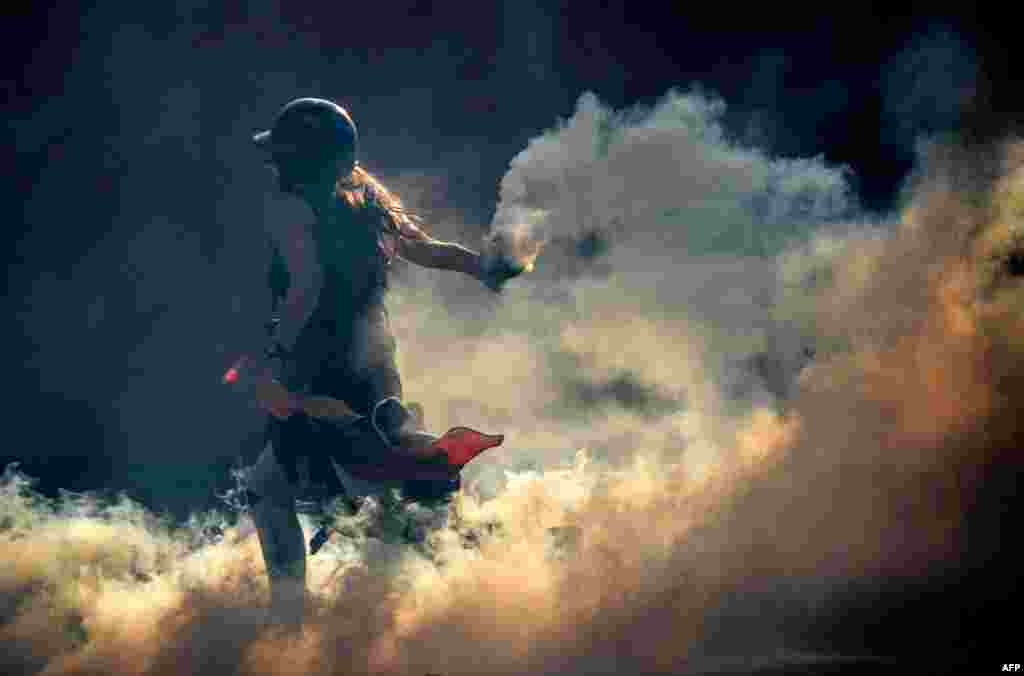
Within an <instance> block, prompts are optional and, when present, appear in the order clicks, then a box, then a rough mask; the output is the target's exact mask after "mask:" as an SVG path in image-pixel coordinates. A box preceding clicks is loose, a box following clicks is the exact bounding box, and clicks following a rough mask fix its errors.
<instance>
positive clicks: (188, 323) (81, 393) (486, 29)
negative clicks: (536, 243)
mask: <svg viewBox="0 0 1024 676" xmlns="http://www.w3.org/2000/svg"><path fill="white" fill-rule="evenodd" d="M707 4H708V3H701V4H700V5H697V4H694V3H671V5H672V7H669V6H668V5H669V3H665V4H664V6H663V5H662V4H660V3H650V4H649V6H648V4H647V3H639V2H632V3H607V2H600V3H599V2H579V1H573V2H567V3H561V4H559V3H553V2H546V3H541V2H530V1H527V0H523V1H521V2H515V3H507V4H505V5H497V4H495V5H492V4H491V3H469V2H466V3H462V2H445V3H442V2H429V1H425V0H421V1H419V2H405V3H403V2H365V3H342V2H335V3H316V4H313V3H283V2H273V1H270V0H263V1H260V2H252V3H248V4H245V5H243V4H241V3H222V4H214V3H209V4H208V3H203V2H190V3H189V2H169V3H156V4H153V5H152V6H149V3H139V4H137V5H136V4H134V3H133V4H126V3H97V4H95V5H93V6H90V5H85V4H76V3H71V2H67V3H60V4H59V5H58V6H57V7H55V8H53V9H49V10H47V9H45V8H44V7H42V6H41V5H40V4H38V3H35V4H34V7H32V8H31V11H29V10H28V5H27V4H26V8H25V9H24V10H23V11H22V12H21V13H20V14H17V13H14V12H11V10H8V13H9V15H8V16H7V17H6V19H5V22H4V25H5V28H6V31H7V32H8V35H7V36H6V38H5V40H6V45H7V47H8V50H7V51H8V54H9V56H8V58H7V59H6V60H5V62H4V68H5V69H6V70H9V73H7V74H6V75H5V77H4V80H3V86H4V89H5V94H6V96H5V97H4V98H5V102H6V107H7V110H6V112H5V117H6V119H7V121H8V126H7V138H8V139H9V141H10V146H11V148H12V150H13V151H14V154H13V157H12V159H11V160H10V161H9V164H8V166H9V167H11V168H12V171H11V172H10V176H11V180H10V181H9V182H8V189H9V190H10V191H11V195H10V198H9V200H10V201H9V207H8V218H7V222H6V223H5V226H4V231H5V233H6V234H7V235H8V244H7V246H6V247H4V254H5V256H6V257H7V266H6V270H7V278H6V282H7V283H6V287H5V288H6V294H5V298H4V307H3V313H4V314H3V316H4V317H5V318H9V321H8V323H7V326H8V327H9V328H8V333H9V335H8V336H7V340H5V341H4V342H5V344H6V347H5V356H6V357H7V360H6V364H5V369H4V373H5V376H6V383H5V384H6V388H5V389H6V393H7V397H6V403H5V416H4V434H5V438H4V442H3V447H2V448H0V463H2V464H6V463H7V462H9V461H12V460H19V461H21V463H22V469H23V470H24V471H25V472H27V473H28V474H30V475H32V476H35V477H37V478H39V479H40V481H41V483H40V487H41V489H42V490H44V491H45V492H48V493H51V494H53V493H54V492H56V490H57V489H58V488H65V489H70V490H87V489H93V490H107V491H121V490H123V491H126V492H127V493H128V494H129V495H132V496H134V497H136V498H139V499H141V500H143V501H144V502H145V503H146V504H147V505H149V506H150V507H152V508H154V509H158V510H169V511H171V512H173V513H175V514H177V515H179V516H180V515H184V514H185V513H187V511H188V510H189V509H191V508H196V507H203V506H207V505H208V504H209V501H210V499H211V496H212V492H213V490H214V488H215V487H216V486H217V485H219V483H218V482H221V481H222V479H223V477H224V476H225V473H224V471H223V470H224V469H225V468H226V467H227V466H228V464H229V463H230V462H231V461H232V459H233V458H234V457H235V455H236V453H237V451H238V447H239V444H241V443H243V441H244V440H245V439H246V437H247V435H249V434H251V432H252V431H253V427H254V425H256V424H257V422H258V419H257V418H256V417H254V416H253V414H252V412H251V411H249V410H247V409H243V408H242V407H241V406H240V405H239V404H238V403H237V402H236V401H235V400H233V399H231V398H230V397H229V395H227V394H225V393H224V392H223V391H222V390H221V389H220V388H218V386H217V378H218V377H219V375H220V373H221V372H222V371H223V368H224V366H225V364H226V363H227V361H228V360H229V358H230V356H231V346H232V345H235V344H238V343H239V342H240V341H245V340H246V337H245V336H246V332H251V331H252V330H254V329H255V326H256V324H257V323H258V322H259V321H260V320H261V319H262V313H263V311H264V310H265V307H266V297H265V292H264V291H263V290H262V289H261V287H260V283H261V279H262V274H263V269H264V266H265V264H266V259H265V256H264V255H263V251H264V250H263V248H262V247H263V245H264V238H263V235H262V233H263V227H264V224H265V222H266V220H267V219H274V218H277V217H279V215H280V214H281V213H284V212H283V211H282V210H283V209H284V207H282V206H281V205H280V204H279V202H278V201H275V199H274V198H273V197H272V196H268V193H270V192H271V190H272V184H271V182H270V179H269V177H268V176H267V175H266V173H265V171H264V170H263V168H262V167H261V166H260V165H259V163H258V161H257V157H256V155H255V153H254V152H253V150H252V149H251V148H250V145H249V134H250V133H251V132H252V131H254V130H256V129H258V128H262V127H264V126H266V125H267V124H269V122H270V121H271V118H272V115H273V113H274V112H275V110H276V109H277V108H278V107H279V106H280V105H281V104H283V103H284V102H285V101H287V100H289V99H291V98H294V97H297V96H303V95H319V96H325V97H330V98H335V99H337V100H339V101H341V102H343V104H345V105H346V106H347V107H348V108H349V109H350V111H351V112H352V113H353V115H354V117H355V119H356V122H357V124H358V126H359V128H360V132H361V134H362V138H363V150H364V158H365V161H366V164H367V165H368V166H369V167H370V168H371V169H372V170H374V171H376V172H378V173H380V174H381V175H383V176H384V177H389V176H397V177H401V176H403V175H408V176H426V177H434V178H433V179H432V180H434V181H435V183H436V185H437V191H436V194H432V195H429V196H428V197H427V198H423V199H421V203H425V205H426V207H427V215H428V216H429V215H430V212H429V207H430V205H431V204H432V203H437V204H438V205H441V204H444V205H448V206H452V205H453V206H455V207H456V208H458V209H459V210H460V211H461V213H462V214H463V216H464V218H465V219H466V221H467V222H468V223H471V224H472V223H476V224H479V225H478V229H477V232H476V233H466V234H467V235H474V234H480V233H482V232H483V231H484V228H485V227H486V224H487V223H489V220H490V216H491V213H492V211H493V207H494V205H495V203H496V200H497V188H498V181H499V180H500V178H501V176H502V175H503V174H504V172H505V170H506V168H507V166H508V162H509V161H510V159H511V158H512V157H513V156H514V155H515V154H516V153H517V152H519V151H520V150H521V149H522V148H524V147H525V145H526V143H527V142H528V140H529V139H530V138H531V137H533V136H535V135H537V134H538V133H539V132H541V131H542V130H544V129H545V128H548V127H550V126H551V125H552V124H553V123H554V122H555V120H556V118H557V117H567V116H569V115H571V113H572V110H573V106H574V103H575V101H576V99H577V98H578V97H579V95H580V94H581V93H582V92H583V91H584V90H591V91H594V92H595V93H597V94H598V96H599V97H601V98H602V99H603V100H604V101H605V102H607V103H609V104H611V105H612V106H614V107H621V106H626V105H632V104H635V103H643V102H648V103H652V102H654V101H655V100H656V99H657V98H658V97H659V96H661V95H663V94H664V93H665V92H666V91H667V90H668V89H669V88H672V87H677V88H681V89H684V90H685V89H688V88H689V87H690V86H691V85H692V84H694V83H699V84H700V85H701V86H702V87H703V88H704V89H705V90H707V91H711V92H717V93H718V94H720V95H722V97H724V99H725V101H726V102H727V104H728V105H729V107H730V108H729V113H728V115H727V118H726V121H727V123H728V125H729V130H730V132H731V133H733V134H734V135H735V136H736V137H737V138H738V139H742V140H746V141H750V142H755V143H757V144H758V145H759V146H761V147H763V148H765V149H767V150H768V151H770V152H772V153H775V154H779V155H784V156H802V157H806V156H813V155H818V154H823V155H824V156H825V158H826V159H827V160H829V161H830V162H834V163H845V164H849V165H850V166H851V167H852V168H853V170H854V173H855V175H856V181H857V187H858V191H859V195H860V198H861V200H862V202H863V203H864V205H865V206H866V207H867V208H868V209H871V210H879V211H881V210H885V209H888V208H891V207H893V206H895V205H896V204H897V202H898V199H899V190H900V186H901V181H902V180H903V179H904V178H905V177H906V175H907V173H908V172H909V171H910V169H911V168H912V166H913V161H914V154H913V151H914V139H915V137H916V136H917V134H919V133H921V132H941V131H944V130H953V129H956V130H959V131H960V132H961V133H962V134H963V135H964V137H965V138H966V139H967V140H968V141H970V142H972V143H984V142H985V141H986V140H989V139H992V138H996V137H998V136H999V135H1000V134H1002V133H1004V132H1006V131H1007V130H1009V129H1011V128H1017V129H1020V122H1019V120H1020V117H1019V116H1018V111H1019V110H1021V109H1022V108H1021V105H1020V104H1021V93H1020V87H1019V86H1018V85H1017V83H1016V82H1014V79H1015V78H1014V76H1015V73H1016V71H1015V66H1016V65H1017V64H1019V59H1016V57H1015V54H1014V53H1013V51H1012V49H1011V46H1012V45H1013V44H1014V43H1015V41H1016V39H1017V36H1016V35H1015V28H1016V26H1017V24H1016V23H1015V22H1013V21H1011V20H1010V14H1009V12H1010V10H1009V9H1007V11H1006V12H1007V13H1006V15H1005V16H995V15H982V14H980V13H979V11H978V10H977V9H975V8H974V7H973V6H969V5H968V3H964V5H963V6H962V7H959V8H957V9H956V10H953V11H938V10H937V8H936V6H935V5H933V4H930V3H929V4H925V3H922V4H921V5H920V6H919V7H917V8H914V7H911V8H909V9H908V10H906V11H904V12H902V13H891V10H892V7H893V5H892V4H891V3H878V4H877V5H876V4H874V3H831V6H829V10H830V12H829V13H828V14H810V13H805V12H800V11H798V10H797V9H788V8H784V5H788V4H796V5H797V6H799V3H783V4H778V3H770V4H764V5H762V6H760V7H757V8H755V9H751V8H750V7H748V6H747V5H736V6H732V5H731V4H730V3H721V7H718V8H714V9H711V8H709V7H708V6H707ZM751 4H752V3H751ZM992 4H996V3H992ZM882 7H886V8H888V9H889V10H890V13H885V12H883V11H882V9H881V8H882ZM929 45H940V46H942V49H946V47H948V46H949V45H953V46H954V47H955V48H954V49H953V52H955V54H954V56H953V57H950V60H949V61H948V63H947V62H945V61H942V59H943V58H946V57H945V56H943V55H944V54H945V55H946V56H948V54H949V50H948V49H947V50H946V51H941V50H940V51H938V52H928V47H929ZM921 53H924V54H934V55H935V56H929V57H927V58H925V66H924V67H923V68H924V70H923V71H920V70H914V68H916V67H918V66H914V65H913V64H914V63H918V62H912V61H908V54H910V55H914V54H921ZM929 59H930V60H929ZM927 64H932V67H928V65H927ZM935 64H939V65H935ZM908 69H909V70H908ZM901 73H902V74H901ZM921 73H923V74H921ZM919 75H920V77H919ZM945 75H948V81H949V86H948V87H944V86H942V83H943V81H944V76H945ZM928 78H931V79H932V80H934V81H935V82H938V83H939V86H938V87H932V86H926V85H927V83H926V84H925V85H922V83H921V80H922V79H928ZM919 86H920V87H924V89H923V90H922V91H924V94H921V92H920V91H918V90H917V89H915V88H916V87H919ZM915 92H917V93H915ZM439 176H440V177H442V179H436V177H439ZM424 200H425V202H424ZM249 235H251V236H249ZM197 468H201V469H197ZM1004 484H1005V485H1002V486H996V487H993V490H992V491H990V493H989V494H990V495H994V496H996V497H993V498H991V504H987V503H986V504H983V505H981V506H980V507H979V508H978V510H979V514H980V516H978V517H977V520H978V522H979V523H982V522H984V523H988V524H992V523H993V522H995V523H996V524H1008V523H1011V519H1012V518H1013V517H1014V515H1017V514H1019V508H1018V506H1017V504H1018V503H1017V502H1016V498H1015V497H1014V496H1015V493H1016V486H1017V483H1016V480H1015V479H1014V480H1009V479H1007V480H1005V481H1004ZM986 510H987V511H986ZM978 532H979V533H981V530H980V529H979V530H978ZM1001 533H1003V530H1002V529H1001V528H999V527H993V528H988V529H985V530H984V533H983V534H979V535H978V536H977V537H976V539H975V542H976V543H977V547H976V548H975V553H974V554H970V553H969V554H968V555H967V556H966V557H965V561H964V566H963V568H962V569H960V570H958V571H956V572H955V574H953V576H952V577H943V578H942V579H941V580H939V581H937V582H936V581H916V584H917V585H918V586H917V587H915V586H914V585H911V584H908V583H907V582H906V581H901V582H897V583H894V585H895V587H896V588H895V589H894V590H892V589H890V590H885V591H884V593H880V594H879V595H878V596H871V597H868V596H865V595H863V594H857V593H854V592H851V596H850V599H848V600H847V602H846V604H847V611H845V612H836V613H833V615H832V617H831V620H830V622H831V624H829V625H828V626H827V627H825V628H822V629H821V630H820V631H819V632H817V634H815V632H811V634H812V638H813V640H812V641H811V642H812V643H814V642H815V641H817V645H818V646H819V647H820V646H821V645H824V646H825V647H834V648H835V649H837V650H839V649H842V650H846V651H851V650H852V651H855V652H856V651H857V650H863V651H864V652H867V653H870V652H882V653H885V652H894V651H897V652H898V651H899V650H900V649H901V648H900V646H902V648H903V649H906V650H908V651H911V649H910V648H907V646H908V645H911V646H916V647H917V648H919V649H921V650H924V649H926V648H927V646H928V645H931V644H933V643H934V642H935V641H936V640H938V642H939V643H943V642H944V643H945V645H947V646H950V645H952V646H954V647H955V649H962V648H965V646H966V645H967V644H968V643H970V642H971V641H973V642H974V648H975V649H980V646H983V645H995V644H994V643H993V642H994V641H997V639H998V637H999V636H1001V634H999V629H998V628H995V627H991V628H988V629H984V630H983V629H982V628H981V625H979V624H978V623H974V622H973V621H972V620H971V617H972V616H971V614H970V613H971V612H972V611H971V609H972V608H974V607H975V605H977V604H984V603H987V602H988V600H991V598H996V597H999V598H1002V599H1003V602H1006V597H1011V598H1012V597H1013V594H1014V593H1015V592H1014V589H1015V587H1014V586H1013V585H1016V576H1015V574H1012V573H1011V571H1010V567H1007V566H1003V567H999V565H997V564H999V562H1001V561H1006V560H1007V559H1006V558H1005V556H1004V557H1003V558H1000V559H998V560H996V559H997V557H996V552H998V550H999V549H1000V548H1004V549H1005V547H1006V546H1007V544H1006V543H1007V539H1004V538H1001V537H1000V534H1001ZM1000 565H1001V564H1000ZM993 566H995V567H993ZM971 571H976V572H971ZM977 571H982V572H977ZM971 575H974V577H971ZM982 577H987V578H988V580H989V582H988V583H987V584H986V585H982V584H981V582H980V580H981V579H982ZM964 580H966V582H965V581H964ZM993 580H995V582H993ZM957 585H961V586H957ZM962 585H968V587H962ZM970 585H974V586H970ZM1007 585H1010V587H1009V588H1007ZM961 588H963V589H965V590H969V591H965V592H964V598H965V599H967V598H970V599H972V600H970V601H964V602H963V603H962V604H961V605H954V607H953V609H952V617H954V618H956V619H955V621H953V620H950V621H949V622H945V623H944V624H942V625H941V626H938V625H935V623H929V620H928V618H929V617H931V616H932V615H933V614H934V613H933V610H934V609H935V608H940V607H941V608H944V609H946V611H947V612H946V613H945V614H944V617H949V616H950V612H949V611H950V607H949V603H950V599H951V598H952V597H951V596H950V595H949V592H950V591H951V590H956V589H961ZM986 589H987V590H990V592H985V593H988V594H989V595H988V596H986V595H985V593H976V592H979V591H984V590H986ZM999 590H1003V591H999ZM894 598H895V599H898V600H897V601H895V602H894V601H893V599H894ZM882 599H884V601H883V600H882ZM972 604H974V605H972ZM905 608H908V609H909V610H904V609H905ZM1011 622H1012V620H1011ZM833 625H834V626H833ZM824 626H825V625H822V627H824ZM915 627H916V628H921V631H920V634H921V636H922V638H921V641H920V643H919V644H918V643H913V642H908V631H910V630H911V629H912V628H915ZM922 627H923V628H922ZM925 629H927V630H925ZM914 635H915V636H916V635H917V633H916V632H914ZM1008 647H1009V644H1007V648H1008ZM951 649H954V648H951ZM1020 657H1021V655H1020V654H1019V653H1017V654H1015V655H1011V654H1009V653H1006V654H1005V655H1004V654H1000V655H996V654H994V653H993V654H992V662H993V664H995V663H996V662H999V661H1018V662H1019V661H1020V659H1019V658H1020Z"/></svg>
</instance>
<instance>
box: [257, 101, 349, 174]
mask: <svg viewBox="0 0 1024 676" xmlns="http://www.w3.org/2000/svg"><path fill="white" fill-rule="evenodd" d="M253 141H255V143H256V145H257V146H258V147H260V148H262V149H263V150H265V151H266V152H267V153H268V154H269V156H270V157H269V158H268V159H269V160H270V161H271V162H273V164H274V165H276V166H277V168H278V170H279V171H280V172H281V177H282V179H283V180H282V183H303V182H307V181H313V180H317V179H318V178H319V177H322V176H323V173H324V172H325V171H327V170H331V171H332V172H336V174H335V175H347V174H348V173H350V172H351V171H352V170H353V169H354V168H355V166H356V158H357V156H358V151H359V135H358V133H357V132H356V125H355V123H354V122H352V118H351V117H350V116H349V114H348V112H347V111H346V110H345V109H344V108H342V107H341V106H339V105H338V104H336V103H334V102H333V101H327V100H325V99H314V98H302V99H295V100H294V101H291V102H290V103H288V104H286V105H285V106H284V107H283V108H282V109H281V110H280V112H278V114H277V118H276V119H275V120H274V126H273V127H272V128H271V129H270V130H268V131H263V132H260V133H258V134H256V135H254V136H253Z"/></svg>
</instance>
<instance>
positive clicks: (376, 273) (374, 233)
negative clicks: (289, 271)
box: [313, 202, 389, 323]
mask: <svg viewBox="0 0 1024 676" xmlns="http://www.w3.org/2000/svg"><path fill="white" fill-rule="evenodd" d="M381 236H382V234H381V232H380V226H379V224H378V223H376V222H374V220H373V218H372V213H371V212H369V211H368V210H358V211H357V210H353V209H351V208H349V207H347V206H346V205H344V204H342V203H340V202H339V204H338V205H337V206H336V207H335V208H334V209H332V210H331V211H330V212H329V213H328V214H327V215H326V216H325V217H324V218H322V219H321V220H320V221H319V222H317V223H316V224H315V225H314V227H313V239H314V241H315V242H316V249H317V260H318V262H319V264H320V268H321V270H322V275H323V276H322V279H323V283H322V287H321V291H320V300H319V303H318V307H317V313H318V314H319V315H320V316H321V317H323V318H330V319H332V320H334V321H337V322H339V323H345V322H346V321H355V320H356V319H357V318H359V317H361V316H365V315H366V314H367V313H369V312H375V311H377V310H379V309H380V308H381V307H382V305H383V302H384V296H385V294H386V292H387V285H388V284H387V272H388V262H389V261H388V257H387V254H386V252H385V251H384V250H383V248H382V246H381Z"/></svg>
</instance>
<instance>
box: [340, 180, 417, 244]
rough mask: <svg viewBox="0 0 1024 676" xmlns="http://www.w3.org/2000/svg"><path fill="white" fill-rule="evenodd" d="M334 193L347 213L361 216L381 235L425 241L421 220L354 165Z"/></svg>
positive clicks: (377, 181)
mask: <svg viewBox="0 0 1024 676" xmlns="http://www.w3.org/2000/svg"><path fill="white" fill-rule="evenodd" d="M335 191H336V192H337V195H338V197H340V198H341V200H342V201H343V202H344V203H345V204H346V205H348V207H349V208H350V209H352V210H353V211H354V212H356V213H357V214H360V215H362V216H365V217H366V218H367V220H368V221H369V222H370V223H371V224H372V225H373V226H375V227H378V228H380V229H381V230H382V231H383V232H386V233H390V234H393V235H398V236H402V237H407V238H409V237H411V238H415V239H423V238H427V237H428V235H427V234H426V232H425V231H424V230H423V229H422V223H423V221H422V219H420V217H419V216H417V215H416V214H415V213H413V212H411V211H409V210H408V209H406V208H405V206H404V205H403V204H402V201H401V200H400V199H399V198H398V196H397V195H395V194H394V193H392V192H391V191H390V190H388V189H387V188H385V187H384V184H383V183H381V182H380V181H379V180H378V179H377V177H376V176H374V175H373V174H371V173H370V172H369V171H367V170H366V169H364V168H363V167H362V166H360V165H358V164H357V165H356V167H355V169H353V170H352V173H351V174H349V175H348V176H344V177H341V178H339V179H338V181H337V183H336V184H335Z"/></svg>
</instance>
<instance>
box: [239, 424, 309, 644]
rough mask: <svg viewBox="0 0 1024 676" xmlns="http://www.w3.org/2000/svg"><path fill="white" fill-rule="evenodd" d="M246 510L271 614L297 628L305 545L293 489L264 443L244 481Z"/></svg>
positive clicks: (302, 598)
mask: <svg viewBox="0 0 1024 676" xmlns="http://www.w3.org/2000/svg"><path fill="white" fill-rule="evenodd" d="M247 490H248V492H249V508H250V511H251V513H252V518H253V521H254V522H255V525H256V532H257V534H258V535H259V540H260V549H261V550H262V552H263V561H264V564H265V566H266V570H267V577H268V578H269V581H270V596H271V608H272V612H273V613H274V615H275V616H276V618H277V619H278V620H280V621H281V622H284V623H288V624H300V623H301V622H302V617H303V613H304V609H305V593H306V543H305V540H304V539H303V535H302V527H301V526H300V525H299V519H298V515H297V514H296V513H295V497H296V492H295V487H294V486H293V485H292V483H291V482H289V481H288V478H287V476H285V472H284V469H283V468H282V467H281V464H280V463H279V462H278V461H277V458H276V457H275V454H274V447H273V444H272V443H268V444H267V446H266V447H265V448H264V450H263V453H262V454H261V455H260V458H259V460H258V461H257V462H256V465H255V466H254V467H253V468H252V470H251V471H250V473H249V476H248V477H247Z"/></svg>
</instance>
